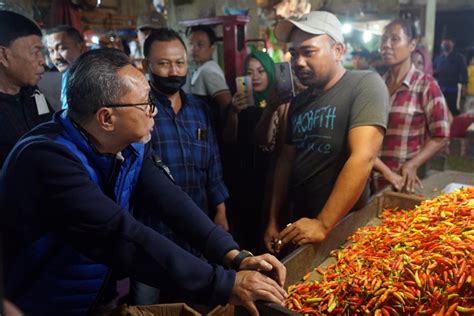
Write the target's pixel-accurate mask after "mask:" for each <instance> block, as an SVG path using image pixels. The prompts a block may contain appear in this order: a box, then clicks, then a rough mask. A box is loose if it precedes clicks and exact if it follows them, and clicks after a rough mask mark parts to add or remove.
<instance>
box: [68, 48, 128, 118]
mask: <svg viewBox="0 0 474 316" xmlns="http://www.w3.org/2000/svg"><path fill="white" fill-rule="evenodd" d="M127 65H131V64H130V62H129V60H128V57H127V55H125V54H124V53H123V52H122V51H119V50H117V49H111V48H103V49H94V50H91V51H88V52H86V53H84V54H82V55H81V56H80V57H79V58H78V59H77V60H76V61H75V62H74V63H73V65H72V66H71V67H70V69H69V70H68V76H69V77H68V82H67V102H68V115H69V116H70V117H71V118H72V119H73V120H75V121H76V122H78V123H84V122H87V121H88V120H89V119H91V118H92V117H93V115H94V113H96V112H97V111H98V110H99V109H100V108H101V107H104V106H106V105H109V104H113V103H117V102H118V100H119V98H120V97H121V96H123V95H124V94H126V93H127V92H128V91H129V89H130V87H129V86H128V84H127V83H126V82H125V81H124V80H123V79H122V78H121V77H120V76H119V75H118V72H119V71H120V69H122V68H123V67H125V66H127Z"/></svg>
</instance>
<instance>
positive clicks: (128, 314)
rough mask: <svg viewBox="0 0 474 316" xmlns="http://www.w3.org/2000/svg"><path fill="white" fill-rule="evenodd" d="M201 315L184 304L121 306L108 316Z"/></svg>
mask: <svg viewBox="0 0 474 316" xmlns="http://www.w3.org/2000/svg"><path fill="white" fill-rule="evenodd" d="M199 315H201V314H200V313H198V312H197V311H195V310H194V309H192V308H191V307H189V306H188V305H186V304H184V303H176V304H157V305H142V306H127V305H122V306H119V307H118V308H116V309H115V310H114V311H113V312H112V313H111V314H110V315H109V316H199Z"/></svg>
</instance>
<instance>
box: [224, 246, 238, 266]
mask: <svg viewBox="0 0 474 316" xmlns="http://www.w3.org/2000/svg"><path fill="white" fill-rule="evenodd" d="M239 252H240V251H239V250H237V249H232V250H231V251H229V252H228V253H227V254H226V255H225V256H224V260H223V261H224V262H223V263H224V265H225V266H226V267H228V268H231V263H232V260H233V259H234V258H235V257H236V256H237V255H238V254H239Z"/></svg>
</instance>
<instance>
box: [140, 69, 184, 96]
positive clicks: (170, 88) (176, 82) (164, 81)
mask: <svg viewBox="0 0 474 316" xmlns="http://www.w3.org/2000/svg"><path fill="white" fill-rule="evenodd" d="M149 75H150V81H151V83H152V86H153V87H154V88H156V89H158V91H160V92H161V93H164V94H166V95H172V94H175V93H176V92H177V91H178V90H179V89H181V87H182V86H184V84H185V83H186V76H182V77H181V76H169V77H161V76H158V75H155V74H154V73H152V72H149Z"/></svg>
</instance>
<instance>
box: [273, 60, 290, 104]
mask: <svg viewBox="0 0 474 316" xmlns="http://www.w3.org/2000/svg"><path fill="white" fill-rule="evenodd" d="M275 84H276V89H277V91H278V94H279V95H284V96H291V97H294V96H295V87H294V84H293V73H292V71H291V65H290V63H289V62H286V61H284V62H281V63H276V64H275Z"/></svg>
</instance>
